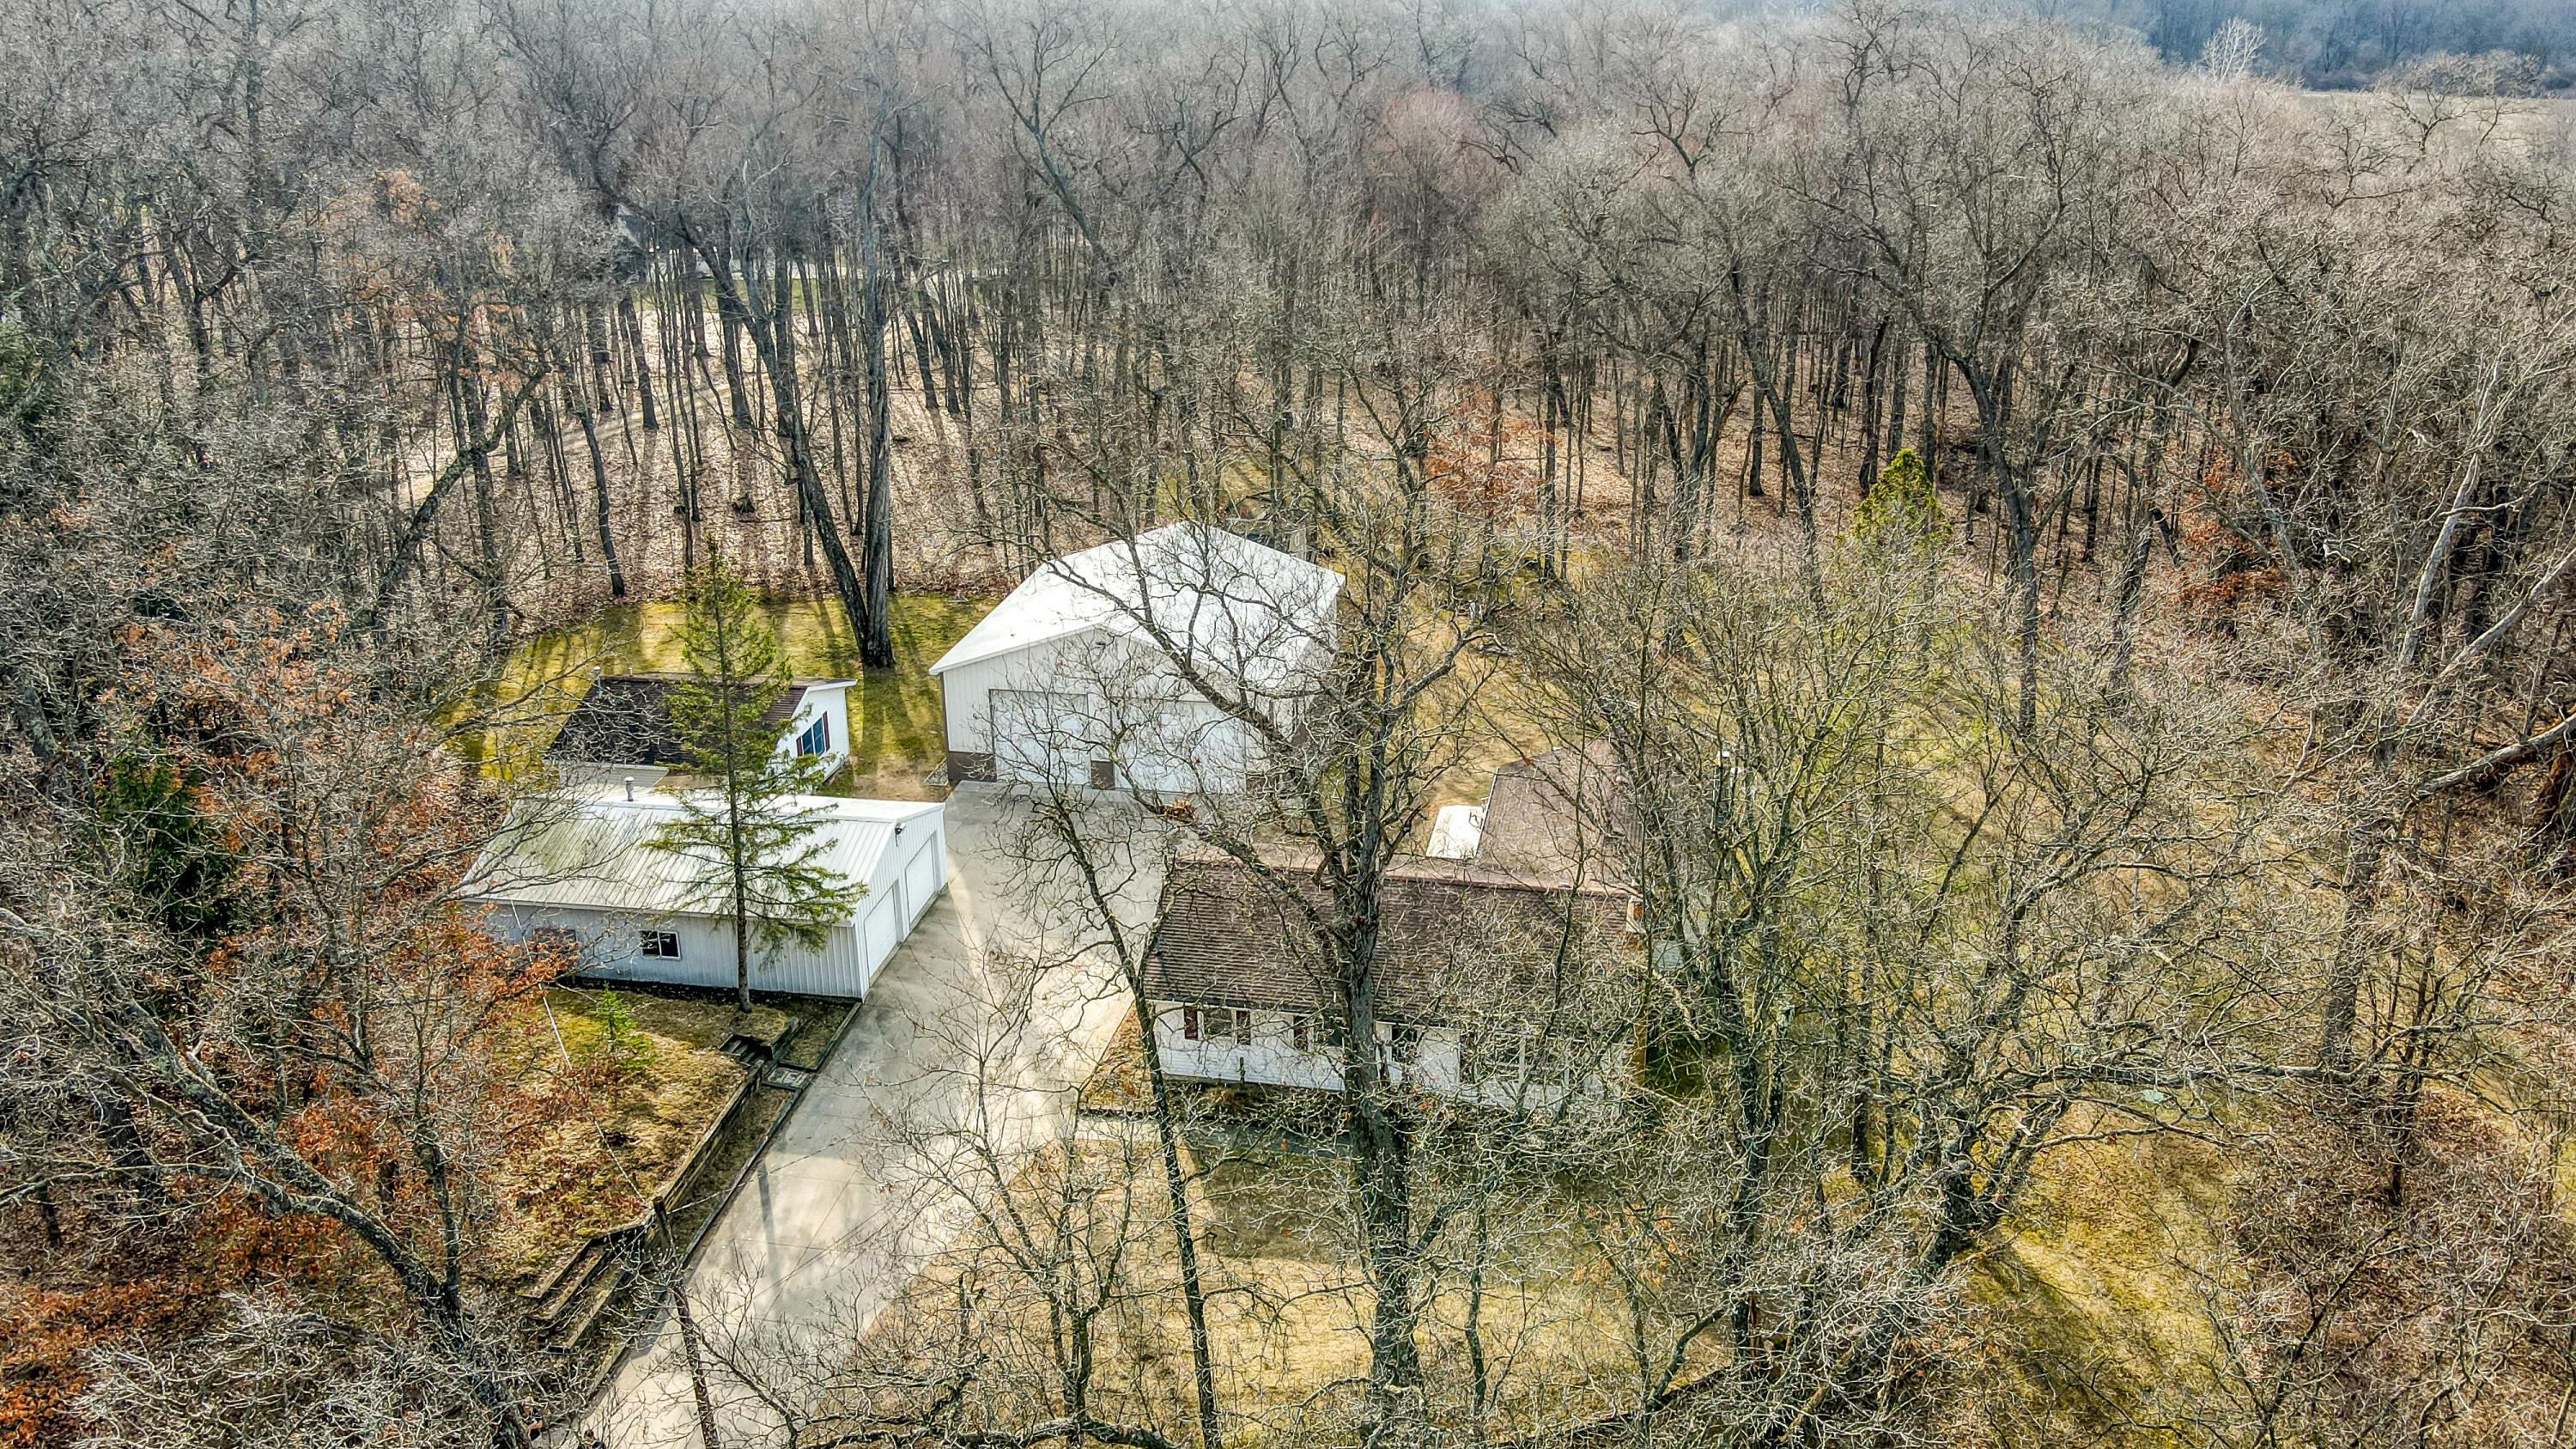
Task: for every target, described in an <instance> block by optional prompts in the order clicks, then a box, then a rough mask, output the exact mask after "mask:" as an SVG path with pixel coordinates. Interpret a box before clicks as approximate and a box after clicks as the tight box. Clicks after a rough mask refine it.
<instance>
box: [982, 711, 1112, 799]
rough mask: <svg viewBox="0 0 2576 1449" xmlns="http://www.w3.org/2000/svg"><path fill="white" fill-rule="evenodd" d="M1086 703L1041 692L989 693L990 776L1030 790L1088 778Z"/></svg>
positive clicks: (1089, 756)
mask: <svg viewBox="0 0 2576 1449" xmlns="http://www.w3.org/2000/svg"><path fill="white" fill-rule="evenodd" d="M1083 703H1084V697H1083V696H1082V695H1079V694H1054V693H1050V692H1048V691H1046V690H1042V689H997V690H994V691H993V773H994V774H995V775H996V776H998V777H1000V778H1002V779H1005V780H1018V781H1022V782H1024V783H1027V784H1032V785H1043V784H1048V783H1053V784H1059V785H1079V784H1082V783H1083V782H1084V781H1085V780H1087V779H1088V778H1089V777H1090V774H1091V751H1090V748H1089V746H1087V745H1086V744H1085V743H1084V739H1085V737H1086V735H1087V734H1088V731H1087V730H1085V729H1084V727H1083V726H1084V720H1083Z"/></svg>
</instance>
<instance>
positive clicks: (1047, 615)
mask: <svg viewBox="0 0 2576 1449" xmlns="http://www.w3.org/2000/svg"><path fill="white" fill-rule="evenodd" d="M1341 588H1342V576H1341V575H1340V574H1337V573H1335V572H1333V571H1332V570H1331V569H1328V568H1325V567H1323V566H1322V565H1320V564H1314V563H1309V562H1307V561H1306V560H1304V559H1301V558H1299V557H1297V556H1296V555H1294V554H1289V553H1282V552H1280V551H1279V550H1278V549H1275V548H1271V547H1269V546H1267V545H1265V544H1259V543H1255V542H1253V541H1252V540H1251V539H1248V538H1244V537H1242V536H1240V535H1237V534H1232V533H1227V532H1226V531H1224V530H1223V529H1218V528H1209V527H1207V526H1205V525H1203V524H1197V523H1171V524H1165V525H1164V526H1163V527H1161V528H1157V529H1154V530H1152V531H1150V532H1147V533H1140V534H1138V535H1137V536H1136V537H1135V539H1134V540H1133V541H1132V542H1131V541H1129V540H1125V539H1117V540H1112V541H1111V542H1108V543H1104V544H1101V545H1099V546H1097V547H1094V548H1087V549H1084V550H1082V551H1081V552H1079V553H1070V554H1066V555H1065V556H1064V557H1062V558H1055V559H1049V560H1047V561H1046V562H1045V563H1044V564H1041V565H1039V567H1038V569H1037V571H1036V572H1034V573H1032V574H1030V575H1029V576H1028V577H1027V578H1026V579H1023V580H1022V581H1021V582H1020V586H1019V587H1018V588H1016V589H1013V590H1011V594H1010V597H1009V598H1006V599H1004V600H1003V601H1002V602H1001V603H1000V604H999V605H998V606H996V607H995V608H994V610H993V612H991V613H990V614H987V615H985V616H984V618H983V620H982V621H981V622H980V623H978V624H976V626H975V627H974V628H973V629H970V630H968V631H967V633H966V637H965V638H963V639H960V640H958V641H957V644H956V647H954V648H952V649H950V650H949V651H948V652H947V653H946V654H943V655H941V656H940V659H939V662H938V663H936V664H933V665H932V666H930V672H931V673H933V674H940V673H944V672H946V671H948V670H951V669H956V668H959V667H961V666H963V665H968V664H975V663H980V662H982V661H984V660H987V659H994V658H998V657H1000V656H1002V655H1005V654H1010V653H1014V652H1017V651H1018V650H1021V649H1025V648H1028V647H1029V646H1030V645H1033V644H1040V643H1045V642H1047V641H1049V640H1053V639H1062V638H1068V637H1071V636H1073V635H1075V634H1080V633H1083V632H1086V631H1088V630H1093V629H1099V630H1104V631H1106V632H1109V633H1113V634H1121V635H1126V636H1129V637H1137V638H1141V637H1145V636H1146V634H1147V630H1146V628H1145V624H1144V620H1146V619H1151V620H1152V621H1153V622H1154V623H1155V624H1156V625H1157V626H1159V627H1160V628H1161V629H1162V631H1163V632H1164V633H1165V634H1166V635H1168V636H1170V637H1172V638H1174V639H1176V640H1180V641H1184V642H1185V643H1186V645H1187V647H1188V649H1189V650H1190V652H1191V654H1192V656H1193V657H1194V658H1196V659H1198V660H1199V661H1200V662H1202V663H1206V664H1212V665H1218V666H1223V667H1227V668H1229V669H1230V670H1232V669H1239V670H1240V672H1241V673H1242V674H1243V676H1244V677H1247V678H1253V679H1256V680H1259V679H1260V678H1261V677H1262V676H1264V675H1266V674H1274V673H1284V671H1285V670H1286V669H1288V668H1290V667H1293V665H1294V662H1295V659H1296V657H1297V655H1298V654H1300V653H1302V652H1303V646H1305V645H1307V644H1310V643H1312V642H1314V641H1315V640H1317V639H1318V638H1319V637H1320V632H1321V630H1322V629H1323V627H1324V625H1325V623H1326V621H1328V620H1329V619H1330V617H1331V615H1332V609H1333V602H1334V600H1335V599H1336V598H1338V597H1339V596H1340V594H1341Z"/></svg>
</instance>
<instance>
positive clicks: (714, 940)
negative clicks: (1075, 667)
mask: <svg viewBox="0 0 2576 1449" xmlns="http://www.w3.org/2000/svg"><path fill="white" fill-rule="evenodd" d="M786 803H787V805H788V806H789V807H790V808H794V809H798V810H802V811H806V812H809V813H811V814H812V815H813V816H814V817H815V818H816V819H817V821H818V822H819V825H820V833H819V838H820V839H821V841H822V842H823V843H824V853H823V855H822V857H821V862H822V863H823V864H824V865H826V866H828V867H830V868H831V869H832V870H834V871H836V872H838V873H839V874H840V875H841V876H843V877H844V878H845V879H848V880H851V881H856V882H858V883H860V884H862V885H864V886H866V887H867V892H866V894H865V895H863V896H862V897H860V899H859V900H858V902H857V904H856V906H855V907H854V908H853V910H852V912H851V915H850V917H849V918H848V919H847V920H844V921H842V922H841V923H840V924H838V925H835V926H833V927H832V928H831V929H830V931H829V933H828V935H827V937H826V939H825V941H824V943H823V945H822V946H821V947H820V948H819V949H809V948H806V947H803V946H799V945H796V944H794V943H792V942H790V943H785V944H782V945H780V946H777V947H775V948H773V949H772V950H770V951H768V952H765V953H764V952H762V951H760V950H759V949H758V946H757V944H755V946H754V949H753V953H752V965H751V985H752V989H753V990H756V991H785V992H794V993H799V994H803V995H810V996H864V995H866V994H867V990H868V987H869V986H870V985H871V984H872V983H874V982H875V980H876V977H877V973H878V972H879V971H880V970H882V969H884V966H885V963H886V958H887V957H889V956H892V955H893V954H894V951H895V948H896V947H897V946H898V945H901V944H902V942H903V939H904V938H905V937H906V936H908V935H910V934H911V933H912V928H913V926H914V925H916V924H917V923H919V921H920V920H921V917H922V913H923V912H925V911H927V910H928V909H929V908H930V904H931V902H932V901H934V900H936V899H938V897H939V893H940V892H941V891H942V890H944V889H946V888H947V884H948V853H947V840H946V835H947V832H946V830H945V829H944V828H943V819H942V812H941V807H940V806H939V805H937V804H936V803H931V802H925V801H915V800H845V799H840V798H837V797H833V796H824V795H800V796H794V797H791V798H790V799H789V801H788V802H786ZM680 814H681V805H680V802H679V801H678V800H677V799H675V798H674V797H671V796H668V795H657V794H642V795H638V796H637V797H635V798H634V799H631V800H630V799H626V798H624V797H623V796H622V795H620V794H616V793H608V794H602V795H597V796H591V797H585V798H579V799H573V800H564V799H562V798H560V797H557V798H552V799H548V800H545V801H540V802H537V803H535V804H532V805H530V806H528V807H525V808H524V809H522V810H521V811H519V812H518V813H516V814H514V815H513V816H512V818H511V820H510V823H509V824H507V825H505V826H504V827H503V829H502V831H501V833H500V834H499V835H497V836H496V837H495V838H494V839H493V841H492V842H491V844H489V845H487V846H486V847H485V848H484V851H483V854H482V856H481V857H480V858H478V859H477V860H476V861H475V863H474V867H473V869H472V870H471V871H470V872H468V874H467V876H466V882H467V883H466V885H465V886H464V887H462V888H461V889H460V890H459V892H458V894H459V896H460V897H461V898H462V899H464V900H467V901H472V902H477V903H481V904H484V905H488V906H489V907H490V908H491V914H490V916H489V918H488V923H489V926H490V929H491V930H492V932H493V933H494V934H495V935H498V936H500V937H502V938H503V939H505V940H521V939H525V938H527V937H529V936H531V935H534V934H535V933H537V932H541V931H560V932H564V933H566V934H567V936H568V937H569V938H570V939H571V940H572V941H574V942H576V943H578V945H579V947H580V950H581V953H582V968H581V969H582V971H583V972H584V974H586V975H592V976H601V977H607V978H610V979H614V980H630V981H662V982H670V983H674V984H678V985H688V986H714V987H725V988H730V987H731V986H732V985H733V984H734V949H733V922H732V918H731V917H730V916H729V915H727V914H726V913H725V912H724V911H723V909H722V908H721V906H720V905H719V904H717V902H716V899H715V898H714V895H713V893H712V892H711V891H709V890H708V889H707V881H708V879H709V877H711V876H712V875H713V874H714V873H715V872H714V868H713V867H712V866H710V865H709V864H707V863H705V862H701V861H699V860H696V859H693V858H691V857H688V856H685V855H679V854H675V853H673V852H670V851H664V850H656V849H654V848H653V847H652V845H651V844H650V842H651V840H652V838H653V836H654V833H655V832H656V831H658V830H660V829H661V827H662V826H664V825H665V824H668V823H669V822H671V821H673V820H675V819H677V818H679V816H680Z"/></svg>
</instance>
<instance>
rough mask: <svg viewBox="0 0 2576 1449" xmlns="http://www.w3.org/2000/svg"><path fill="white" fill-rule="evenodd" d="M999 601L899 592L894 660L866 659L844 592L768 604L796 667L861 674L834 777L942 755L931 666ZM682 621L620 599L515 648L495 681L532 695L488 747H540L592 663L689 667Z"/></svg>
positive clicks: (899, 778) (883, 772) (905, 770)
mask: <svg viewBox="0 0 2576 1449" xmlns="http://www.w3.org/2000/svg"><path fill="white" fill-rule="evenodd" d="M994 603H995V601H994V600H991V599H952V598H949V597H947V596H946V595H942V594H898V595H896V596H895V599H894V657H895V662H894V664H893V665H892V666H891V667H889V668H885V669H865V668H861V667H860V665H859V662H858V653H859V651H858V636H857V634H856V633H855V632H854V631H853V630H852V629H851V628H850V624H849V617H848V615H846V614H845V613H843V612H842V609H841V604H840V601H839V600H837V599H791V600H780V601H775V602H772V603H770V604H768V605H767V606H766V612H767V613H768V615H769V618H770V620H771V622H772V623H774V624H776V625H777V626H778V636H779V642H780V643H781V644H783V645H784V646H785V649H786V653H787V658H788V661H789V665H790V667H791V668H793V669H794V670H795V671H796V672H797V673H798V674H800V675H813V676H822V677H829V678H837V679H856V680H858V681H859V686H858V688H857V689H855V690H853V691H851V698H850V708H851V711H852V715H853V718H852V719H851V721H850V725H851V729H852V732H853V733H854V734H855V735H856V736H857V739H856V740H854V741H853V742H852V747H851V752H850V766H849V768H848V770H847V771H845V772H844V774H843V775H842V777H841V778H840V780H839V781H837V782H836V788H841V789H853V790H858V791H860V792H862V793H865V787H866V786H867V785H869V784H870V783H871V782H875V783H878V784H883V783H886V782H895V783H901V782H904V781H911V782H913V783H915V784H917V783H918V780H919V777H920V776H921V775H922V774H924V773H927V772H928V771H929V770H931V769H932V768H933V767H935V766H937V765H938V764H939V762H940V760H941V759H942V758H943V757H944V755H945V753H946V749H945V743H944V741H943V740H942V738H941V729H940V721H941V715H940V701H939V681H937V680H935V679H933V678H931V677H930V666H931V665H932V664H933V663H935V662H937V660H938V658H939V656H940V655H942V654H945V653H947V652H948V649H949V646H951V645H953V644H955V643H956V642H957V641H958V640H959V639H962V638H964V637H965V635H966V631H967V630H969V629H971V628H973V627H975V623H976V621H977V620H979V619H982V618H983V617H984V615H985V614H987V613H989V612H990V611H991V610H992V608H993V605H994ZM679 624H680V606H679V605H678V604H677V603H669V602H660V601H656V602H650V603H636V604H617V605H613V606H611V607H609V608H605V609H602V610H600V611H599V612H598V613H596V614H593V615H591V616H590V617H589V618H586V619H583V620H581V621H580V622H578V623H574V624H568V625H565V626H564V627H562V628H559V629H554V630H550V631H548V632H547V633H544V634H541V635H538V636H537V637H536V638H534V639H530V640H528V641H527V642H526V643H524V644H521V645H520V646H519V647H518V648H516V649H515V650H513V651H511V654H510V658H509V660H508V662H507V663H505V664H504V665H503V666H502V671H501V680H500V688H499V689H498V690H497V691H496V693H497V694H498V695H500V696H501V697H503V698H516V697H520V696H525V698H526V701H527V703H526V705H525V706H524V707H523V708H522V709H520V710H518V711H517V712H516V715H515V717H514V718H513V719H512V720H511V721H510V722H509V723H508V724H506V725H505V726H503V729H504V730H505V731H506V732H507V734H508V735H509V736H510V738H509V739H508V740H507V741H505V742H503V744H502V746H501V748H499V749H498V750H497V751H493V752H491V753H490V755H489V758H492V759H495V760H505V761H506V760H525V759H532V758H533V757H534V756H535V755H537V754H539V753H542V752H543V750H544V748H545V745H546V742H547V741H549V740H551V739H552V738H553V737H554V732H555V731H556V730H557V729H559V728H561V727H562V724H563V720H564V716H566V715H568V714H570V713H571V712H572V708H573V706H574V705H575V704H578V703H579V702H580V701H581V696H582V693H583V691H585V690H586V689H588V688H589V686H590V676H591V671H593V670H594V669H596V670H597V671H599V672H600V673H603V674H633V673H640V672H643V671H646V670H656V669H678V668H680V667H681V660H680V639H679ZM505 768H506V767H505Z"/></svg>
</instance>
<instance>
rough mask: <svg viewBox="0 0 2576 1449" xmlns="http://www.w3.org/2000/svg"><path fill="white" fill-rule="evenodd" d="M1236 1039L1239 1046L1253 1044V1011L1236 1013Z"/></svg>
mask: <svg viewBox="0 0 2576 1449" xmlns="http://www.w3.org/2000/svg"><path fill="white" fill-rule="evenodd" d="M1234 1041H1235V1045H1237V1046H1250V1045H1252V1013H1251V1012H1248V1011H1238V1012H1236V1013H1235V1014H1234Z"/></svg>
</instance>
